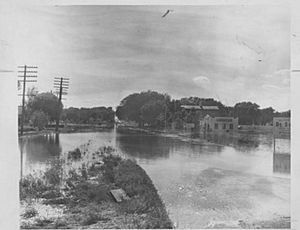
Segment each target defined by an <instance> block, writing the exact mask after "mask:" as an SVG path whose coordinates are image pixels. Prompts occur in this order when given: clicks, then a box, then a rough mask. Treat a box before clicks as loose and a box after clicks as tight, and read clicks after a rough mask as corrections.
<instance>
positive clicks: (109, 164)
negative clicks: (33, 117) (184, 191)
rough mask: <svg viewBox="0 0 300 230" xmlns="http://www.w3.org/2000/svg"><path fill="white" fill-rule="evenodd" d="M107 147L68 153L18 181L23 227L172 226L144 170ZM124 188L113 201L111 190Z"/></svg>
mask: <svg viewBox="0 0 300 230" xmlns="http://www.w3.org/2000/svg"><path fill="white" fill-rule="evenodd" d="M112 152H113V150H112V149H111V148H103V149H102V150H101V151H98V152H95V153H93V156H92V158H93V159H94V161H93V162H92V163H91V162H88V163H83V162H84V161H81V160H82V159H83V158H85V154H87V153H85V152H84V151H80V150H79V149H76V150H74V151H72V152H69V153H68V156H67V159H68V160H69V163H71V164H72V163H74V162H75V161H78V162H79V163H80V164H81V167H78V168H74V169H72V170H70V168H69V169H68V170H67V171H66V170H65V168H64V166H65V165H66V164H67V162H66V161H63V160H62V159H60V160H58V161H57V162H54V163H53V164H52V166H51V167H49V169H48V170H47V171H46V172H44V173H42V174H40V175H28V176H26V177H25V178H23V179H22V180H21V182H20V199H21V228H23V229H26V228H172V227H173V224H172V222H171V221H170V219H169V217H168V214H167V211H166V209H165V205H164V203H163V202H162V200H161V199H160V197H159V195H158V193H157V190H156V188H155V187H154V185H153V184H152V181H151V179H150V178H149V177H148V175H147V174H146V173H145V171H144V170H143V169H142V168H141V167H140V166H138V165H137V164H136V163H135V162H134V161H132V160H125V159H122V158H121V157H119V156H116V155H114V154H113V153H112ZM112 189H123V190H124V191H125V193H126V194H127V198H128V199H125V200H123V201H122V202H116V200H115V199H114V197H113V196H112V195H111V193H110V191H111V190H112Z"/></svg>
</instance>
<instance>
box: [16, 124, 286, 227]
mask: <svg viewBox="0 0 300 230" xmlns="http://www.w3.org/2000/svg"><path fill="white" fill-rule="evenodd" d="M240 140H241V138H240ZM240 140H238V139H236V138H231V137H226V138H225V137H218V136H217V137H213V139H212V140H211V143H210V144H195V143H191V142H186V141H182V140H180V139H177V138H170V137H163V136H155V135H147V134H126V133H119V132H117V131H116V130H115V129H113V130H108V131H102V132H90V133H64V134H60V135H59V136H58V135H54V134H44V135H36V136H27V137H23V138H21V139H20V140H19V146H20V149H21V152H22V168H23V172H22V173H23V174H28V173H32V172H34V171H37V170H43V169H44V168H45V167H46V166H47V164H48V163H49V161H51V160H52V159H54V158H55V157H58V156H59V155H60V154H61V153H62V152H67V151H70V150H73V149H74V148H76V147H78V146H80V145H83V144H85V143H87V142H88V141H90V143H91V144H90V145H89V148H90V150H96V149H97V148H99V147H101V146H104V145H106V146H107V145H109V146H112V147H114V148H116V149H117V151H118V152H119V153H121V154H122V155H124V156H125V157H128V158H134V159H136V161H137V163H138V164H139V165H140V166H141V167H143V168H144V169H145V171H146V172H147V173H148V175H149V176H150V177H151V179H152V181H153V183H154V184H155V186H156V188H157V190H158V192H159V194H160V195H161V197H162V199H163V201H164V203H165V204H166V207H167V210H168V212H169V215H170V217H171V219H172V220H173V222H174V223H175V224H176V226H177V227H179V228H207V227H216V226H218V224H224V226H225V227H234V226H235V225H236V223H238V222H239V221H243V222H245V223H257V222H260V221H269V220H270V221H271V220H274V219H276V218H280V217H288V216H290V155H289V154H273V141H272V136H269V135H258V134H252V135H247V140H248V141H247V143H244V141H240ZM213 143H218V144H213ZM276 143H277V146H278V147H277V148H279V149H285V148H289V143H287V142H286V141H284V140H282V142H276ZM286 146H287V147H286ZM221 226H222V225H221Z"/></svg>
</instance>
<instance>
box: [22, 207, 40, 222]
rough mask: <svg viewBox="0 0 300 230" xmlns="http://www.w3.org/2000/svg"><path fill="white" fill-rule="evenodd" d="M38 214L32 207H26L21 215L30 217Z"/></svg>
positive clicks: (26, 217)
mask: <svg viewBox="0 0 300 230" xmlns="http://www.w3.org/2000/svg"><path fill="white" fill-rule="evenodd" d="M37 214H38V212H37V210H36V209H35V208H33V207H28V208H26V210H25V213H24V214H23V215H22V216H23V217H24V218H25V219H29V218H32V217H34V216H36V215H37Z"/></svg>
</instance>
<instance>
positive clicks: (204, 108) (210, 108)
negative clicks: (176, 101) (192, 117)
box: [181, 105, 219, 110]
mask: <svg viewBox="0 0 300 230" xmlns="http://www.w3.org/2000/svg"><path fill="white" fill-rule="evenodd" d="M181 108H184V109H198V110H219V107H218V106H216V105H203V106H201V105H182V106H181Z"/></svg>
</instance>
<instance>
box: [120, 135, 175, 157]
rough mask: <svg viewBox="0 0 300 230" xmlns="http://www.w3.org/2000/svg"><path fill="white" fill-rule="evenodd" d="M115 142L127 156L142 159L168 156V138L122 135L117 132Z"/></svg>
mask: <svg viewBox="0 0 300 230" xmlns="http://www.w3.org/2000/svg"><path fill="white" fill-rule="evenodd" d="M116 142H117V145H118V147H119V149H120V150H121V152H123V153H125V154H126V155H128V156H132V157H138V158H142V159H157V158H168V157H169V153H170V142H169V140H168V138H164V137H158V136H152V135H122V134H118V135H117V137H116Z"/></svg>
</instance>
